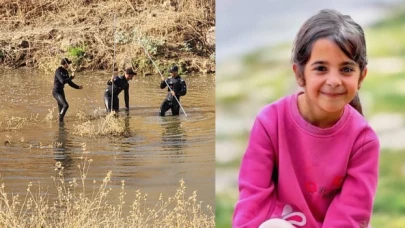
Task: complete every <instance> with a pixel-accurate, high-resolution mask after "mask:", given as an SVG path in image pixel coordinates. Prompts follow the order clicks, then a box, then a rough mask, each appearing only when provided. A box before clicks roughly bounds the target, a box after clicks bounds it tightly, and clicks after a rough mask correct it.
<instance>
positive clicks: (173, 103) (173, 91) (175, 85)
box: [159, 66, 187, 116]
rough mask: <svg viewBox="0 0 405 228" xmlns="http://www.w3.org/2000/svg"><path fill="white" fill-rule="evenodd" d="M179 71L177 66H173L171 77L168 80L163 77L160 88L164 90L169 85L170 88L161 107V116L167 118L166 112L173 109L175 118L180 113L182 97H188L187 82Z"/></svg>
mask: <svg viewBox="0 0 405 228" xmlns="http://www.w3.org/2000/svg"><path fill="white" fill-rule="evenodd" d="M178 71H179V68H178V67H177V66H173V67H172V68H170V70H169V73H170V76H171V77H169V78H167V79H164V78H163V77H162V81H161V83H160V88H161V89H164V88H166V86H167V85H169V88H167V91H168V93H167V95H166V98H165V99H164V100H163V102H162V104H161V105H160V113H159V115H160V116H165V113H166V111H167V110H169V109H171V111H172V115H173V116H177V115H179V113H180V104H179V102H180V97H181V96H184V95H186V93H187V86H186V82H185V81H184V80H183V79H182V78H181V77H180V75H179V74H178ZM175 97H176V98H177V100H176V98H175Z"/></svg>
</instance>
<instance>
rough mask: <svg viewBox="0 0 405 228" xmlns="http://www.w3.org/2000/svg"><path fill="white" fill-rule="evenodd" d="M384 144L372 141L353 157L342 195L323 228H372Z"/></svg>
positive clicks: (335, 199)
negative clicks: (372, 215) (371, 221)
mask: <svg viewBox="0 0 405 228" xmlns="http://www.w3.org/2000/svg"><path fill="white" fill-rule="evenodd" d="M379 152H380V144H379V141H378V139H377V138H376V136H375V138H374V139H373V140H371V141H370V140H369V141H368V142H367V141H366V143H365V144H364V145H363V146H362V147H360V149H358V150H357V151H356V152H355V153H354V154H353V155H352V157H351V159H350V161H349V166H348V169H347V175H346V177H345V180H344V182H343V185H342V189H341V192H340V193H339V194H337V195H336V196H335V198H334V199H333V201H332V202H331V204H330V206H329V209H328V211H327V213H326V216H325V220H324V223H323V226H322V227H325V228H326V227H360V228H366V227H368V226H369V222H370V218H371V213H372V209H373V201H374V196H375V193H376V188H377V179H378V160H379Z"/></svg>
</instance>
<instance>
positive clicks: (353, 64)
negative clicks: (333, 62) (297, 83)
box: [311, 60, 356, 66]
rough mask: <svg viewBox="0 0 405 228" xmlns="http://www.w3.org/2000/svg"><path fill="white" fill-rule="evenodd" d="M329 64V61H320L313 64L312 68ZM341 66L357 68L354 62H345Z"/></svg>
mask: <svg viewBox="0 0 405 228" xmlns="http://www.w3.org/2000/svg"><path fill="white" fill-rule="evenodd" d="M327 64H328V62H327V61H322V60H319V61H315V62H313V63H312V64H311V66H313V65H327ZM340 65H341V66H347V65H349V66H356V63H355V62H354V61H344V62H343V63H341V64H340Z"/></svg>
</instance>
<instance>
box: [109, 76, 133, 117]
mask: <svg viewBox="0 0 405 228" xmlns="http://www.w3.org/2000/svg"><path fill="white" fill-rule="evenodd" d="M135 75H136V73H135V72H134V71H133V70H132V69H131V68H128V69H126V70H125V74H124V75H122V76H114V77H112V79H110V80H108V82H107V89H106V90H105V93H104V105H105V108H106V111H107V112H111V110H113V111H115V112H118V110H119V99H118V95H119V94H120V93H121V91H122V90H124V100H125V111H127V112H128V111H129V83H128V81H130V80H132V78H133V77H134V76H135ZM112 81H113V82H114V83H112ZM111 103H112V104H111ZM111 105H112V106H113V107H111Z"/></svg>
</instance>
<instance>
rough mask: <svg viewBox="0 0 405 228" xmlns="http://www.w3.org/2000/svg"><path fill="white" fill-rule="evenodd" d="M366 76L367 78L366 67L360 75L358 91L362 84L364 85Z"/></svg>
mask: <svg viewBox="0 0 405 228" xmlns="http://www.w3.org/2000/svg"><path fill="white" fill-rule="evenodd" d="M366 76H367V67H364V69H363V71H362V72H361V73H360V78H359V85H358V89H360V87H361V83H363V80H364V78H365V77H366Z"/></svg>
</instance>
